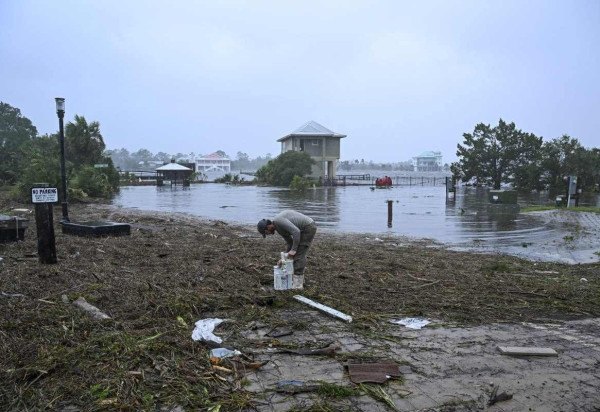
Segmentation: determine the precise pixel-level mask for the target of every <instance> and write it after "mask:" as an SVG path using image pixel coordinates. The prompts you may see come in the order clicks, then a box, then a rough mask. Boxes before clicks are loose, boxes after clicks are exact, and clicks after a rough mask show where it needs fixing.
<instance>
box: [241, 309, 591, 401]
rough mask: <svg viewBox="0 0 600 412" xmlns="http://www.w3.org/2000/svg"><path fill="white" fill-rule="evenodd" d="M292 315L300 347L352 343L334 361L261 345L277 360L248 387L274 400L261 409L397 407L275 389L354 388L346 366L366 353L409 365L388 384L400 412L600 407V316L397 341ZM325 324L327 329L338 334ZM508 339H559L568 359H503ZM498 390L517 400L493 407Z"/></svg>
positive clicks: (445, 331) (263, 355)
mask: <svg viewBox="0 0 600 412" xmlns="http://www.w3.org/2000/svg"><path fill="white" fill-rule="evenodd" d="M288 315H289V316H293V317H295V318H297V317H298V316H300V317H302V319H303V321H304V322H305V323H306V325H307V326H306V328H305V329H303V330H302V331H299V332H296V331H295V332H294V335H291V336H288V337H286V338H289V337H291V338H292V339H291V340H290V341H287V342H288V344H293V343H295V344H297V345H298V346H302V345H305V344H306V343H308V342H312V343H313V344H314V343H315V342H323V341H326V340H327V339H328V338H329V339H330V341H335V342H337V343H340V344H341V342H343V345H341V346H342V348H344V349H343V350H342V351H341V352H338V353H337V354H336V355H335V356H333V357H321V356H298V355H291V354H275V353H273V350H272V349H271V350H270V351H269V350H267V349H266V348H263V349H260V350H259V353H256V354H255V355H256V356H257V357H258V358H259V359H260V360H267V359H270V360H271V362H270V363H269V364H267V365H266V366H265V367H263V368H261V369H260V370H258V371H256V373H254V374H250V375H248V377H247V378H248V380H249V382H250V384H249V386H247V389H248V390H250V391H252V392H254V393H255V394H257V395H259V394H261V393H264V394H265V395H266V394H270V395H269V396H271V397H272V399H273V405H272V406H268V407H267V406H265V407H264V408H263V407H262V406H261V407H258V408H257V409H258V410H261V411H262V410H264V411H267V410H268V411H273V410H287V409H290V408H295V409H303V408H304V409H309V408H310V407H312V406H314V407H315V408H322V409H326V408H325V406H327V407H329V410H356V411H389V410H390V409H389V408H388V407H387V406H385V405H384V404H383V403H382V402H381V401H379V400H376V399H373V398H371V397H369V396H366V395H365V394H363V395H361V396H351V397H348V398H342V399H337V398H335V399H334V398H327V397H323V395H320V394H317V393H306V394H302V395H303V396H302V397H299V396H300V395H286V396H282V395H281V394H277V395H273V393H272V392H271V391H272V390H273V388H275V386H276V384H277V382H278V381H280V380H304V381H322V382H328V383H331V384H335V385H340V386H346V387H353V384H352V382H350V380H349V377H348V373H347V371H346V370H345V368H344V365H345V362H346V360H347V359H349V358H355V357H358V358H360V356H361V355H364V356H365V358H369V359H372V358H376V359H391V360H393V361H395V362H397V363H398V364H400V365H403V366H402V369H401V372H403V373H402V380H401V381H388V382H387V383H384V384H383V385H382V387H383V388H384V389H385V391H386V393H388V394H389V396H390V398H391V399H392V400H393V401H394V403H395V405H396V407H397V408H398V410H403V411H404V410H406V411H418V410H437V411H440V410H455V411H463V410H464V411H470V410H482V409H485V410H495V411H523V410H525V411H526V410H535V411H540V410H563V411H579V410H593V408H594V407H596V406H597V405H600V391H598V388H600V373H598V372H597V370H598V368H600V351H598V350H597V349H598V345H596V342H595V341H594V339H593V338H595V336H594V333H596V331H597V330H600V319H588V320H585V321H574V322H556V323H551V324H543V325H541V324H535V325H532V324H495V325H486V326H480V327H475V328H435V329H429V330H427V329H422V330H420V331H418V332H416V333H415V332H413V331H411V332H407V333H406V336H407V337H409V339H404V338H403V336H404V335H405V334H404V333H402V332H399V331H395V332H394V333H395V336H396V338H397V340H396V339H395V340H389V339H383V338H382V339H378V338H377V335H376V334H375V335H374V334H373V333H372V332H369V333H368V334H365V335H363V334H362V333H363V331H362V330H360V329H353V328H352V327H351V326H350V325H348V324H347V323H344V322H340V321H337V320H335V319H331V318H326V317H324V316H323V315H322V314H319V313H318V312H314V313H309V314H307V313H306V312H302V313H298V312H290V313H289V314H288ZM379 326H380V329H379V330H378V332H379V333H381V334H382V336H390V335H389V334H388V331H390V330H393V328H395V325H391V328H392V329H390V328H389V325H386V323H385V321H384V320H382V321H381V324H380V325H379ZM323 330H329V331H330V334H327V333H323ZM565 336H567V338H565ZM317 337H318V338H317ZM296 339H297V340H296ZM506 342H513V343H514V342H518V343H519V344H521V343H524V342H527V344H528V345H532V346H540V347H549V346H552V347H555V346H554V345H559V347H560V349H559V352H560V356H558V357H531V358H530V357H525V358H519V357H511V356H503V355H502V354H500V352H498V350H497V346H499V345H502V344H504V343H506ZM355 345H356V347H354V346H355ZM358 346H360V348H358ZM355 349H357V350H355ZM261 351H262V352H261ZM597 358H598V359H597ZM494 386H498V387H499V392H507V393H509V394H511V395H513V399H512V400H509V401H503V402H499V403H498V404H496V405H494V406H492V407H490V408H488V407H487V402H488V400H489V396H490V393H491V391H492V389H493V387H494ZM354 387H357V386H354ZM332 405H335V407H333V406H332ZM269 408H271V409H269ZM286 408H287V409H286ZM548 408H549V409H548Z"/></svg>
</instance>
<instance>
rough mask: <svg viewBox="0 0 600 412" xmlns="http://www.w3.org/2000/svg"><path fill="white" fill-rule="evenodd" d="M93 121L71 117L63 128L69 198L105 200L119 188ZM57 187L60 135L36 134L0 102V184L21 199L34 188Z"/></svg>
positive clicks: (29, 124)
mask: <svg viewBox="0 0 600 412" xmlns="http://www.w3.org/2000/svg"><path fill="white" fill-rule="evenodd" d="M104 149H105V144H104V139H103V137H102V134H101V133H100V124H99V123H98V122H97V121H92V122H88V121H87V120H86V119H85V117H84V116H79V115H75V117H74V118H73V120H72V121H69V122H67V124H66V126H65V159H66V161H65V166H66V172H67V179H68V182H69V184H68V187H69V189H68V190H69V196H70V198H71V199H83V198H85V197H88V196H91V197H109V196H111V195H113V194H114V193H115V192H116V191H117V190H118V188H119V174H118V172H117V170H116V169H115V167H114V165H113V163H112V160H111V159H110V157H107V156H105V155H104ZM40 182H44V183H49V184H50V186H53V187H58V188H60V187H61V186H60V150H59V136H58V133H55V134H44V135H39V134H38V131H37V128H36V127H35V126H34V125H33V123H32V122H31V120H29V119H28V118H26V117H25V116H23V115H22V114H21V111H20V110H19V109H18V108H16V107H13V106H11V105H10V104H8V103H4V102H0V185H8V186H12V187H13V194H14V195H15V196H16V197H19V198H20V199H21V200H28V199H30V197H31V195H30V189H31V187H32V186H33V184H34V183H40Z"/></svg>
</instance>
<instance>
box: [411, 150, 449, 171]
mask: <svg viewBox="0 0 600 412" xmlns="http://www.w3.org/2000/svg"><path fill="white" fill-rule="evenodd" d="M412 160H413V170H414V171H415V172H437V171H440V170H442V152H431V151H429V152H423V153H421V154H420V155H419V156H415V157H413V159H412Z"/></svg>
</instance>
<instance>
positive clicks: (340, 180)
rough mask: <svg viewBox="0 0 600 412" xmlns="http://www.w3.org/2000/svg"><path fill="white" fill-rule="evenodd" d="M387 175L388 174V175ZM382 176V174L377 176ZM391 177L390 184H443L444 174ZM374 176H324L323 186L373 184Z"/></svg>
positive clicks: (444, 180) (444, 182)
mask: <svg viewBox="0 0 600 412" xmlns="http://www.w3.org/2000/svg"><path fill="white" fill-rule="evenodd" d="M388 176H389V175H388ZM378 177H383V175H381V176H378ZM389 177H391V178H392V186H445V185H446V177H445V176H436V177H432V176H389ZM375 180H376V177H371V175H370V174H362V175H337V176H336V177H334V178H325V179H324V180H323V185H324V186H350V185H353V186H359V185H368V186H374V185H375Z"/></svg>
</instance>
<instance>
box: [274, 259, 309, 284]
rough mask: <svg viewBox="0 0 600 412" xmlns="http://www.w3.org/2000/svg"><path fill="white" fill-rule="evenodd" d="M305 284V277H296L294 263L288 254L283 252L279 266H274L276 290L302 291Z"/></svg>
mask: <svg viewBox="0 0 600 412" xmlns="http://www.w3.org/2000/svg"><path fill="white" fill-rule="evenodd" d="M301 278H302V279H301ZM303 283H304V276H294V261H293V260H292V259H290V258H289V257H288V255H287V253H284V252H281V259H280V260H279V264H278V265H277V266H273V287H274V288H275V290H287V289H302V284H303Z"/></svg>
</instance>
